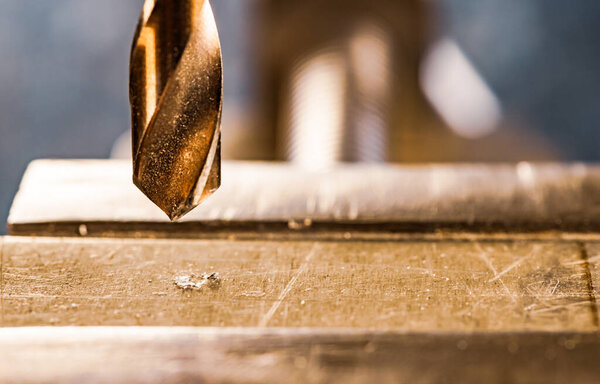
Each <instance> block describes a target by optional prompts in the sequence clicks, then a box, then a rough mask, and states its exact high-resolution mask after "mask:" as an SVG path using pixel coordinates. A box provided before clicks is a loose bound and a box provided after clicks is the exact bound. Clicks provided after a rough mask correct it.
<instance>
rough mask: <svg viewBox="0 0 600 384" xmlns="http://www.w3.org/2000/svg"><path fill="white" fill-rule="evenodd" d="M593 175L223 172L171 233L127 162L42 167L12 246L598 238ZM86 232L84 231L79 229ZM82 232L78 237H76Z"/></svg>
mask: <svg viewBox="0 0 600 384" xmlns="http://www.w3.org/2000/svg"><path fill="white" fill-rule="evenodd" d="M597 196H600V166H591V165H582V164H573V165H564V164H538V165H532V164H529V163H520V164H518V165H422V166H398V165H365V164H362V165H340V166H339V167H337V168H334V169H331V170H327V171H307V170H303V169H299V168H295V167H293V166H291V165H284V164H272V163H243V162H241V163H240V162H232V163H228V162H226V163H224V164H223V186H222V188H221V190H219V191H218V192H217V193H216V194H215V195H214V196H212V197H211V198H210V199H209V200H208V201H207V202H205V203H203V204H202V205H201V206H200V207H198V208H197V209H196V210H195V211H194V212H193V213H191V214H190V215H188V216H187V217H186V218H184V220H183V222H182V223H179V224H171V223H169V222H168V221H167V219H166V216H165V215H164V214H163V213H162V212H161V211H160V210H159V209H158V208H157V207H155V206H154V205H153V204H152V203H151V202H150V201H148V200H147V199H146V198H145V197H144V196H143V195H142V193H141V192H139V191H138V190H137V189H136V188H135V187H134V186H133V184H132V182H131V170H130V164H129V162H123V161H108V160H103V161H100V160H42V161H36V162H33V163H32V164H31V165H30V167H29V168H28V170H27V172H26V174H25V176H24V179H23V182H22V184H21V188H20V190H19V192H18V194H17V196H16V198H15V201H14V204H13V207H12V209H11V212H10V216H9V219H8V223H9V224H8V229H9V233H10V234H13V235H35V234H37V235H80V234H81V235H85V234H87V235H94V236H97V235H106V234H108V235H115V234H117V235H120V236H123V235H128V236H129V235H132V234H133V235H135V234H140V233H141V234H152V235H156V234H163V235H164V234H169V235H170V236H180V235H182V234H187V235H190V236H193V235H194V234H195V235H202V234H203V233H206V232H207V231H208V232H214V231H224V232H226V233H228V234H231V233H234V232H236V231H240V230H246V231H249V232H253V233H257V232H273V231H275V232H281V231H287V232H289V231H290V230H291V231H298V230H307V231H309V232H310V231H311V230H312V231H313V232H321V231H323V230H329V229H332V228H333V229H341V230H342V231H343V230H356V229H358V230H361V231H371V232H372V231H374V230H375V231H378V232H382V231H388V232H389V231H391V232H397V231H419V232H428V231H434V230H436V229H439V228H451V229H453V228H459V229H464V228H469V229H477V230H481V229H486V228H488V229H489V228H492V229H498V228H502V229H505V230H509V231H515V230H523V229H527V230H530V229H534V230H539V229H562V230H575V231H593V230H598V229H600V202H599V201H598V197H597ZM82 225H84V227H82ZM80 229H82V230H80Z"/></svg>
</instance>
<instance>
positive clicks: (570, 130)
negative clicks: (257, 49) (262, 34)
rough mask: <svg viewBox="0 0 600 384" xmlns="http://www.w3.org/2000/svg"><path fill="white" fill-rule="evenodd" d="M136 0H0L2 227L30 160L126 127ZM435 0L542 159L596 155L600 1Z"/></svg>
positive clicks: (107, 146)
mask: <svg viewBox="0 0 600 384" xmlns="http://www.w3.org/2000/svg"><path fill="white" fill-rule="evenodd" d="M248 1H251V0H248ZM141 4H142V1H141V0H44V1H39V0H0V233H2V231H4V227H5V219H6V216H7V214H8V209H9V206H10V202H11V200H12V197H13V196H14V193H15V192H16V190H17V188H18V184H19V180H20V178H21V175H22V173H23V171H24V170H25V167H26V166H27V164H28V162H29V161H31V160H32V159H36V158H48V157H50V158H52V157H60V158H103V157H108V156H109V155H110V153H111V148H112V147H113V144H114V143H115V141H116V140H117V138H118V137H119V136H120V135H121V134H122V133H123V132H125V131H127V130H128V129H129V104H128V61H129V49H130V44H131V38H132V35H133V32H134V29H135V25H136V22H137V19H138V15H139V11H140V9H141ZM245 4H247V2H244V1H242V0H214V1H213V8H214V11H215V14H216V18H217V21H218V24H219V25H220V33H221V37H222V44H223V51H224V59H225V71H226V76H228V77H227V78H226V83H225V84H226V90H225V102H226V109H225V113H226V114H227V113H228V112H227V108H228V106H232V107H231V110H234V109H236V108H234V106H236V105H238V106H240V105H241V106H242V107H239V108H237V109H236V110H237V111H240V110H243V105H244V103H247V101H248V98H249V97H251V96H249V94H251V92H249V91H248V89H249V88H251V85H250V83H249V79H248V77H247V76H245V75H246V74H247V73H246V71H247V70H248V68H249V67H250V66H251V60H249V59H248V57H249V55H250V53H249V52H248V46H249V44H247V43H248V42H247V39H249V38H251V37H250V36H251V35H249V34H248V33H247V31H246V30H247V29H248V28H250V25H251V18H249V17H248V15H249V10H248V7H247V6H246V5H245ZM438 6H439V7H438V9H439V11H440V12H439V14H440V19H439V25H438V26H437V29H439V33H443V34H444V35H447V36H450V37H451V38H453V39H454V40H455V41H456V42H458V45H459V46H460V47H461V49H462V50H463V51H464V52H465V54H466V55H467V57H468V58H469V59H470V60H471V61H472V63H473V64H474V66H475V67H476V68H477V70H478V71H479V73H480V74H481V76H482V77H483V78H484V79H485V80H486V81H487V83H488V85H489V86H490V88H491V89H492V90H493V91H494V93H495V94H496V96H497V97H498V99H499V100H500V102H501V104H502V109H503V112H504V115H505V116H508V117H510V119H511V120H512V121H518V122H519V124H520V126H522V127H525V129H528V130H530V131H531V132H533V133H534V134H535V135H537V136H540V137H542V138H543V140H544V141H545V142H548V143H550V147H552V148H556V149H557V150H556V151H555V152H554V153H553V156H552V157H551V158H549V160H554V159H555V160H586V161H596V160H598V159H600V151H598V149H597V148H598V145H599V144H600V129H598V128H597V122H598V121H600V70H599V69H598V67H599V64H600V45H599V44H598V39H599V38H600V23H598V20H600V2H597V1H585V0H575V1H570V2H566V1H564V0H527V1H523V0H442V1H439V2H438ZM228 118H229V119H233V117H231V116H229V117H228V116H225V117H224V124H227V121H228Z"/></svg>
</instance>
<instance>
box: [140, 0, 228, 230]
mask: <svg viewBox="0 0 600 384" xmlns="http://www.w3.org/2000/svg"><path fill="white" fill-rule="evenodd" d="M222 93H223V78H222V58H221V47H220V43H219V36H218V32H217V27H216V23H215V20H214V16H213V13H212V9H211V7H210V4H209V2H208V0H176V1H174V0H146V1H145V3H144V6H143V11H142V15H141V18H140V22H139V25H138V27H137V30H136V33H135V38H134V41H133V47H132V51H131V64H130V101H131V111H132V143H133V182H134V183H135V185H137V187H138V188H139V189H140V190H141V191H142V192H143V193H144V194H145V195H146V196H148V198H150V200H152V201H153V202H154V203H155V204H156V205H157V206H158V207H160V208H161V209H162V210H163V211H164V212H165V213H166V214H167V215H168V216H169V217H170V218H171V220H177V219H179V218H181V217H182V216H183V215H185V214H186V213H188V212H189V211H190V210H192V209H193V208H195V207H196V206H197V205H198V204H200V203H201V202H202V201H203V200H204V199H206V198H207V197H208V196H210V195H211V194H212V193H213V192H214V191H216V190H217V189H218V188H219V186H220V183H221V180H220V179H221V176H220V174H221V157H220V139H221V108H222Z"/></svg>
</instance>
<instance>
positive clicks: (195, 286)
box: [173, 272, 221, 291]
mask: <svg viewBox="0 0 600 384" xmlns="http://www.w3.org/2000/svg"><path fill="white" fill-rule="evenodd" d="M195 277H196V276H195V275H194V274H191V275H182V276H177V277H175V279H174V281H173V283H174V284H175V285H176V286H177V288H180V289H183V290H184V291H201V290H202V289H204V288H205V287H207V288H209V289H212V290H216V289H219V288H220V287H221V276H219V273H218V272H213V273H203V274H202V276H201V277H200V279H198V280H196V279H195Z"/></svg>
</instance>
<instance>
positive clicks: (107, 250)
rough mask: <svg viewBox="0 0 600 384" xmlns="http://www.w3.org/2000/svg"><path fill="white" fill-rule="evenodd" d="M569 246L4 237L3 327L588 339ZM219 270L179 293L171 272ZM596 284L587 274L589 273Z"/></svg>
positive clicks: (584, 302) (587, 297)
mask: <svg viewBox="0 0 600 384" xmlns="http://www.w3.org/2000/svg"><path fill="white" fill-rule="evenodd" d="M581 248H582V247H581V244H580V243H579V242H570V241H507V240H500V241H498V240H494V241H454V240H439V241H362V242H360V241H343V242H330V241H267V242H264V241H220V240H218V241H200V240H198V241H192V240H153V239H145V240H134V239H131V240H123V239H112V240H101V239H62V238H54V239H53V238H15V237H7V238H5V240H4V248H3V249H4V251H3V254H4V262H3V267H2V271H3V272H2V278H3V285H2V286H3V293H2V300H3V306H2V316H3V325H4V326H23V325H193V326H245V327H256V326H267V327H273V326H275V327H327V328H360V329H373V330H378V331H384V330H394V331H443V330H447V331H525V330H531V331H569V330H571V331H592V330H598V310H597V307H596V302H595V301H594V300H595V296H594V292H593V291H592V290H593V289H594V288H593V287H594V285H593V284H592V282H591V280H590V279H591V277H590V276H591V275H590V273H589V271H588V269H587V265H588V264H587V262H586V261H585V260H584V259H583V256H582V252H581ZM203 272H218V273H219V274H220V276H221V277H222V284H221V286H220V288H219V289H217V290H210V289H205V290H203V291H201V292H195V291H192V292H186V291H182V290H181V289H180V288H178V287H176V286H175V285H174V283H173V282H174V278H175V277H176V276H178V275H181V274H192V273H195V274H197V275H200V274H202V273H203ZM595 276H597V275H595Z"/></svg>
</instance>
